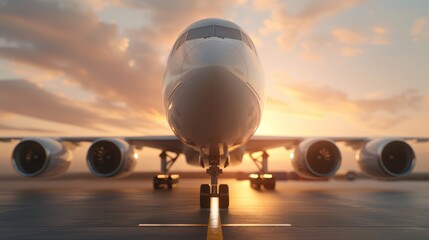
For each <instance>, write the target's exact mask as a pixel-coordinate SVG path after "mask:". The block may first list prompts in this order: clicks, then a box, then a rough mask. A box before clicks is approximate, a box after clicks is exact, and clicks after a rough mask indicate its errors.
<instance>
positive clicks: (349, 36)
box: [331, 28, 368, 45]
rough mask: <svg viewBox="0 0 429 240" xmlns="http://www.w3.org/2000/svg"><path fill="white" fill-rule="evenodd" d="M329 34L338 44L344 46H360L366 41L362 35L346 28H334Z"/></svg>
mask: <svg viewBox="0 0 429 240" xmlns="http://www.w3.org/2000/svg"><path fill="white" fill-rule="evenodd" d="M331 33H332V36H333V37H334V38H335V39H336V40H337V41H338V42H339V43H341V44H344V45H360V44H363V43H366V42H367V41H368V38H367V37H366V36H365V35H364V34H362V33H359V32H356V31H352V30H349V29H346V28H336V29H334V30H332V32H331Z"/></svg>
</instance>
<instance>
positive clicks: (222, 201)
mask: <svg viewBox="0 0 429 240" xmlns="http://www.w3.org/2000/svg"><path fill="white" fill-rule="evenodd" d="M228 207H229V187H228V185H226V184H220V185H219V208H228Z"/></svg>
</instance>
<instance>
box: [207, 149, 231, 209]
mask: <svg viewBox="0 0 429 240" xmlns="http://www.w3.org/2000/svg"><path fill="white" fill-rule="evenodd" d="M225 153H227V151H226V152H225ZM225 155H226V158H227V159H226V161H228V158H229V156H228V155H227V154H225ZM202 157H203V156H201V158H202ZM208 158H209V161H208V162H209V165H210V167H209V168H208V169H207V170H206V173H207V174H209V175H210V178H211V184H210V185H209V184H201V186H200V207H201V208H203V209H204V208H210V198H211V197H218V198H219V208H228V207H229V187H228V185H227V184H220V185H218V177H219V174H221V173H222V169H220V168H219V165H220V159H221V156H220V154H219V148H218V145H217V144H214V145H212V146H211V147H210V152H209V156H208ZM200 161H203V159H201V160H200ZM202 166H204V165H202Z"/></svg>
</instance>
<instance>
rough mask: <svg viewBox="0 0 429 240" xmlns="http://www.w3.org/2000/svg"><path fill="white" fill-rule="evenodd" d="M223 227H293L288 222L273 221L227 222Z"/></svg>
mask: <svg viewBox="0 0 429 240" xmlns="http://www.w3.org/2000/svg"><path fill="white" fill-rule="evenodd" d="M222 227H292V224H288V223H273V224H269V223H268V224H263V223H262V224H260V223H227V224H222Z"/></svg>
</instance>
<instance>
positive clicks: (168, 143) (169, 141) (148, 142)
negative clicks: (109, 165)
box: [0, 136, 184, 153]
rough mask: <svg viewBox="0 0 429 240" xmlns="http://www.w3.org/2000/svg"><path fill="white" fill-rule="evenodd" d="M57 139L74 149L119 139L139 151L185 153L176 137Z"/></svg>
mask: <svg viewBox="0 0 429 240" xmlns="http://www.w3.org/2000/svg"><path fill="white" fill-rule="evenodd" d="M24 138H25V137H0V142H11V141H14V140H21V139H24ZM48 138H52V139H55V140H57V141H59V142H62V143H64V144H65V145H67V146H69V147H70V148H73V147H75V146H78V145H79V144H80V143H81V142H93V141H95V140H97V139H99V138H119V139H123V140H125V141H127V142H128V143H129V144H130V145H132V146H134V147H135V148H137V149H141V148H143V147H150V148H156V149H160V150H166V151H170V152H175V153H181V152H183V147H184V144H183V143H182V142H181V141H180V140H179V139H178V138H177V137H176V136H143V137H140V136H136V137H129V136H125V137H124V136H123V137H118V136H114V137H100V136H97V137H48Z"/></svg>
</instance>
